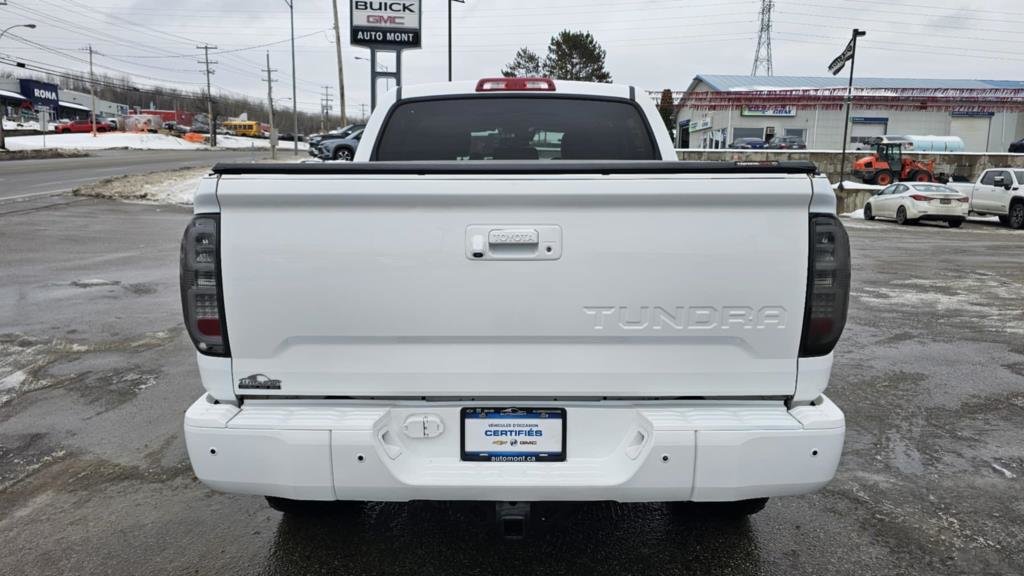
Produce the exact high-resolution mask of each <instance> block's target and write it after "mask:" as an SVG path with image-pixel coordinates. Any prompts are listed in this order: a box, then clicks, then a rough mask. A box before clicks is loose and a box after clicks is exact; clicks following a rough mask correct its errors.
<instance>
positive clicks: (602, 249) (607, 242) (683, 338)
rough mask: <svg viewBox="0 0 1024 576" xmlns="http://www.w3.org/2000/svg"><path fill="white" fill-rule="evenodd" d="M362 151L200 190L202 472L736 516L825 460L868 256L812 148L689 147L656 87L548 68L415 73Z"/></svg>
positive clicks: (186, 300) (194, 412) (340, 491)
mask: <svg viewBox="0 0 1024 576" xmlns="http://www.w3.org/2000/svg"><path fill="white" fill-rule="evenodd" d="M354 160H355V161H354V162H345V163H330V162H326V163H303V164H273V163H271V164H219V165H217V166H216V167H215V168H214V169H213V171H212V174H211V175H209V176H208V177H206V178H205V179H203V180H202V182H201V184H200V186H199V188H198V190H197V193H196V196H195V214H194V217H193V219H192V221H191V223H190V224H189V225H188V226H187V229H186V231H185V233H184V238H183V240H182V244H181V297H182V305H183V308H184V318H185V325H186V327H187V332H188V334H189V336H190V337H191V339H192V341H193V343H194V344H195V348H196V358H197V361H198V364H199V374H200V377H201V379H202V385H203V387H204V388H205V392H204V393H203V395H202V396H201V397H200V398H199V399H198V400H196V401H195V403H194V404H192V406H191V407H190V408H188V410H187V411H186V413H185V438H186V442H187V447H188V453H189V457H190V459H191V463H192V467H193V470H194V471H195V474H196V476H197V477H198V478H199V479H200V480H201V481H202V482H204V483H205V484H206V485H207V486H209V487H210V488H212V489H214V490H219V491H223V492H232V493H240V494H253V495H259V496H265V497H267V499H268V501H269V503H270V505H271V506H272V507H274V508H275V509H278V510H281V511H284V512H287V513H295V512H301V511H303V510H309V509H310V507H311V506H314V507H315V506H317V505H320V506H323V503H324V502H328V501H347V502H361V501H362V502H365V501H411V500H447V501H451V500H472V501H485V502H494V503H496V505H497V506H499V510H500V509H509V508H500V507H501V506H503V505H505V506H512V509H515V510H520V511H521V506H522V504H523V503H536V502H541V501H596V500H602V501H618V502H677V503H683V502H690V503H704V504H703V505H698V504H693V505H684V506H672V508H686V507H687V506H698V507H699V506H704V507H705V508H706V509H709V510H711V511H713V512H715V513H721V514H723V515H730V516H732V517H741V516H743V515H747V514H751V513H754V512H757V511H758V510H760V509H761V508H763V507H764V505H765V502H766V501H767V499H768V498H769V497H772V496H785V495H797V494H804V493H808V492H811V491H814V490H817V489H819V488H821V487H822V486H824V485H825V484H827V483H828V482H829V481H830V480H831V479H832V477H833V475H834V474H835V471H836V467H837V466H838V464H839V460H840V455H841V452H842V449H843V437H844V433H845V421H844V416H843V413H842V412H841V411H840V409H839V408H838V407H837V406H836V405H835V404H833V403H832V401H831V400H829V398H828V397H827V396H825V394H824V392H825V388H826V386H827V385H828V383H829V377H830V372H831V369H832V361H833V348H834V347H835V345H836V343H837V341H838V339H839V337H840V335H841V333H842V331H843V327H844V324H845V321H846V313H847V303H848V293H849V288H850V253H849V242H848V239H847V234H846V232H845V230H844V228H843V226H842V224H841V223H840V222H839V220H838V219H837V218H836V215H835V211H836V199H835V196H834V195H833V192H832V190H831V187H830V186H829V183H828V181H827V180H826V178H825V177H823V176H821V175H819V174H817V173H816V170H815V167H814V166H813V165H812V164H809V163H805V162H753V163H745V162H681V161H677V160H676V156H675V151H674V150H673V148H672V144H671V142H670V140H669V135H668V133H667V131H666V130H665V128H664V124H663V122H662V120H661V118H660V116H659V115H658V113H657V111H656V110H655V108H654V106H653V104H652V102H651V101H650V98H649V97H648V96H647V95H646V93H644V92H639V91H637V90H635V89H634V88H632V87H630V86H621V85H613V84H591V83H581V82H569V81H561V80H550V79H536V78H525V79H524V78H495V79H483V80H481V81H479V82H468V83H464V82H453V83H445V84H432V85H420V86H403V87H400V88H397V89H395V90H392V91H391V92H390V93H389V94H387V95H385V96H384V97H383V98H382V101H381V102H380V103H379V105H378V107H377V108H376V109H375V110H374V112H373V115H372V116H371V118H370V120H369V123H368V125H367V127H366V131H365V137H364V138H363V143H362V145H361V146H360V147H359V149H358V151H357V152H356V156H355V158H354ZM502 503H504V504H502ZM511 503H516V504H515V505H512V504H511Z"/></svg>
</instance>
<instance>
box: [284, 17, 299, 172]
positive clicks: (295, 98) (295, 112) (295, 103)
mask: <svg viewBox="0 0 1024 576" xmlns="http://www.w3.org/2000/svg"><path fill="white" fill-rule="evenodd" d="M284 3H285V4H287V5H288V14H289V16H290V18H291V23H292V121H293V126H292V143H293V144H295V155H296V156H298V155H299V95H298V93H299V89H298V87H297V82H298V81H297V80H296V76H295V0H284Z"/></svg>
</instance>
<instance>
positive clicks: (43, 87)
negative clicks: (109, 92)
mask: <svg viewBox="0 0 1024 576" xmlns="http://www.w3.org/2000/svg"><path fill="white" fill-rule="evenodd" d="M91 106H92V97H91V96H89V94H86V93H83V92H76V91H74V90H65V89H62V88H61V87H60V86H58V85H57V84H52V83H50V82H41V81H39V80H33V79H30V78H21V79H17V78H4V79H0V115H2V116H4V117H6V118H17V119H35V117H36V115H37V113H38V111H39V110H40V109H42V108H46V109H47V110H49V111H50V119H51V121H54V120H58V119H61V118H70V119H75V118H85V117H86V116H88V115H89V113H90V110H91ZM127 113H128V106H126V105H124V104H117V103H115V102H108V101H106V100H103V99H100V98H97V99H96V114H97V116H100V117H118V116H124V115H126V114H127Z"/></svg>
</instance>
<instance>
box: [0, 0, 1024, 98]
mask: <svg viewBox="0 0 1024 576" xmlns="http://www.w3.org/2000/svg"><path fill="white" fill-rule="evenodd" d="M294 1H295V34H296V36H297V37H298V40H297V41H296V45H297V47H296V53H297V60H298V63H297V66H296V68H297V71H298V80H299V81H298V89H299V97H298V100H299V106H300V108H302V109H305V110H310V111H317V110H319V100H320V96H319V94H320V93H321V92H322V90H323V89H322V86H324V85H329V86H330V87H331V90H332V94H335V96H336V93H337V72H336V58H335V51H334V44H333V42H334V35H333V32H332V30H331V26H332V24H333V21H332V12H331V0H294ZM445 1H446V0H423V4H424V7H423V13H424V17H423V20H424V21H423V34H424V40H423V48H422V49H420V50H410V51H406V52H405V57H404V59H403V64H404V72H405V74H404V81H405V82H406V83H407V84H411V83H421V82H434V81H444V80H446V79H447V56H446V55H447V45H446V24H447V16H446V5H445ZM350 2H351V0H338V4H339V10H340V12H341V14H340V17H341V23H342V52H343V55H344V69H345V79H346V91H347V97H348V109H349V112H350V113H358V112H359V110H360V106H359V105H360V104H368V103H369V100H370V98H369V63H368V62H366V61H361V60H356V57H363V58H367V57H369V50H367V49H365V48H359V47H352V46H351V45H349V44H348V29H347V26H348V7H349V3H350ZM759 7H760V1H759V0H721V1H717V2H716V1H714V0H620V1H618V2H615V1H613V0H591V1H587V0H466V3H465V4H453V14H454V35H455V78H456V79H457V80H458V79H463V80H476V79H479V78H481V77H484V76H493V75H498V74H499V71H500V69H501V68H502V66H503V65H504V64H505V63H507V62H508V61H509V60H511V59H512V56H513V55H514V53H515V51H516V49H517V48H518V47H520V46H528V47H530V48H531V49H533V50H534V51H536V52H538V53H539V54H541V56H543V55H544V54H545V53H546V48H547V43H548V40H549V39H550V37H551V35H552V34H555V33H557V32H558V31H559V30H562V29H570V30H589V31H590V32H591V33H593V34H594V36H595V37H596V38H597V40H598V41H599V42H600V43H601V45H602V46H604V48H605V49H606V50H607V51H608V57H607V67H608V70H609V71H610V72H611V74H612V77H613V79H614V81H615V82H621V83H628V84H633V85H635V86H637V87H640V88H645V89H652V90H655V89H662V88H672V89H675V90H682V89H685V88H686V87H687V85H688V84H689V82H690V80H691V79H692V78H693V77H694V75H696V74H700V73H706V74H749V73H750V68H751V64H752V61H753V56H754V49H755V45H756V39H757V31H758V12H759ZM774 21H775V22H774V35H773V37H772V50H773V60H774V67H775V75H776V76H783V75H815V76H824V75H826V74H827V72H826V70H825V67H826V66H827V64H828V62H829V61H830V60H831V59H832V58H833V57H834V56H836V55H837V54H838V53H839V52H840V51H841V50H842V48H843V47H844V45H845V43H846V41H847V39H848V38H849V34H850V29H851V28H853V27H860V28H862V29H866V30H868V32H869V33H868V36H867V38H864V39H862V40H861V41H860V42H861V43H860V46H861V47H862V48H864V50H863V51H861V52H860V53H859V58H858V60H857V64H856V66H857V69H856V71H857V74H858V76H887V77H907V76H913V77H932V78H986V79H1006V80H1021V79H1024V78H1022V74H1021V72H1022V71H1024V49H1022V48H1024V35H1022V34H1021V30H1024V3H1022V2H1021V1H1020V0H931V1H930V0H889V1H885V0H776V3H775V14H774ZM26 22H32V23H35V24H37V25H38V28H36V29H35V30H24V29H19V30H14V31H12V32H13V33H16V34H17V36H20V37H21V38H26V39H31V40H32V41H34V42H37V43H39V44H41V45H43V46H45V49H44V48H42V47H38V46H27V45H25V44H23V43H21V42H20V41H19V40H18V38H16V37H13V36H12V35H11V34H10V33H9V34H8V35H7V36H5V37H4V38H3V39H2V40H0V53H6V54H9V55H12V56H16V57H19V58H21V59H24V60H26V61H29V60H31V61H32V62H36V63H42V64H47V65H50V66H54V67H60V68H66V69H76V70H82V69H86V65H85V63H84V61H83V59H84V58H86V56H85V53H84V52H83V51H81V49H82V48H83V47H85V46H86V45H87V44H90V43H91V44H92V45H93V46H94V47H95V48H96V49H97V50H98V51H99V55H97V56H96V65H97V71H104V72H109V73H113V74H117V73H121V72H130V73H132V74H133V75H135V78H136V80H137V81H138V82H139V83H140V84H143V85H152V84H158V83H163V84H171V85H175V86H179V87H194V88H199V87H200V86H201V85H202V84H203V82H204V78H203V76H202V74H201V73H200V69H201V66H200V65H199V64H197V63H196V62H195V58H193V56H192V55H193V54H195V56H196V57H198V55H199V51H197V50H196V49H195V46H196V44H200V43H209V44H214V45H216V46H217V47H218V48H219V50H221V51H223V50H238V51H235V52H231V53H221V54H216V55H215V56H213V57H212V58H215V59H216V60H217V61H218V64H217V65H216V66H215V67H214V68H215V69H216V76H215V77H214V85H215V86H216V88H215V92H216V91H218V90H224V91H230V92H232V93H241V94H246V95H250V96H253V97H261V98H265V97H266V84H265V83H263V82H261V74H262V73H261V72H260V68H263V67H264V63H265V53H266V51H267V50H269V51H270V56H271V60H272V62H271V64H272V66H273V67H274V68H276V69H278V72H277V73H276V74H277V77H278V78H280V80H281V81H280V82H278V83H276V84H275V85H274V91H275V99H277V98H284V97H289V96H290V95H291V63H290V51H289V44H288V42H287V40H288V37H289V29H288V7H287V5H286V3H285V1H284V0H120V1H119V0H7V5H6V6H0V29H2V28H5V27H7V26H9V25H11V24H21V23H26ZM272 42H277V43H276V44H273V45H271V46H268V47H265V48H254V49H247V48H250V47H253V46H256V45H260V44H266V43H272ZM385 62H389V61H388V60H385ZM7 70H8V71H10V70H13V68H9V67H8V68H7ZM278 105H290V102H278ZM336 111H337V108H335V112H336Z"/></svg>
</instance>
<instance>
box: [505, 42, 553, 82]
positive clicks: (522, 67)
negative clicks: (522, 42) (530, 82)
mask: <svg viewBox="0 0 1024 576" xmlns="http://www.w3.org/2000/svg"><path fill="white" fill-rule="evenodd" d="M501 75H502V76H505V77H506V78H512V77H520V78H522V77H524V76H541V75H543V73H542V72H541V67H540V56H537V53H536V52H534V51H533V50H530V49H529V48H526V47H525V46H524V47H523V48H520V49H519V51H518V52H516V57H515V58H513V59H512V62H510V63H509V64H508V66H505V67H504V68H502V70H501Z"/></svg>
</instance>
